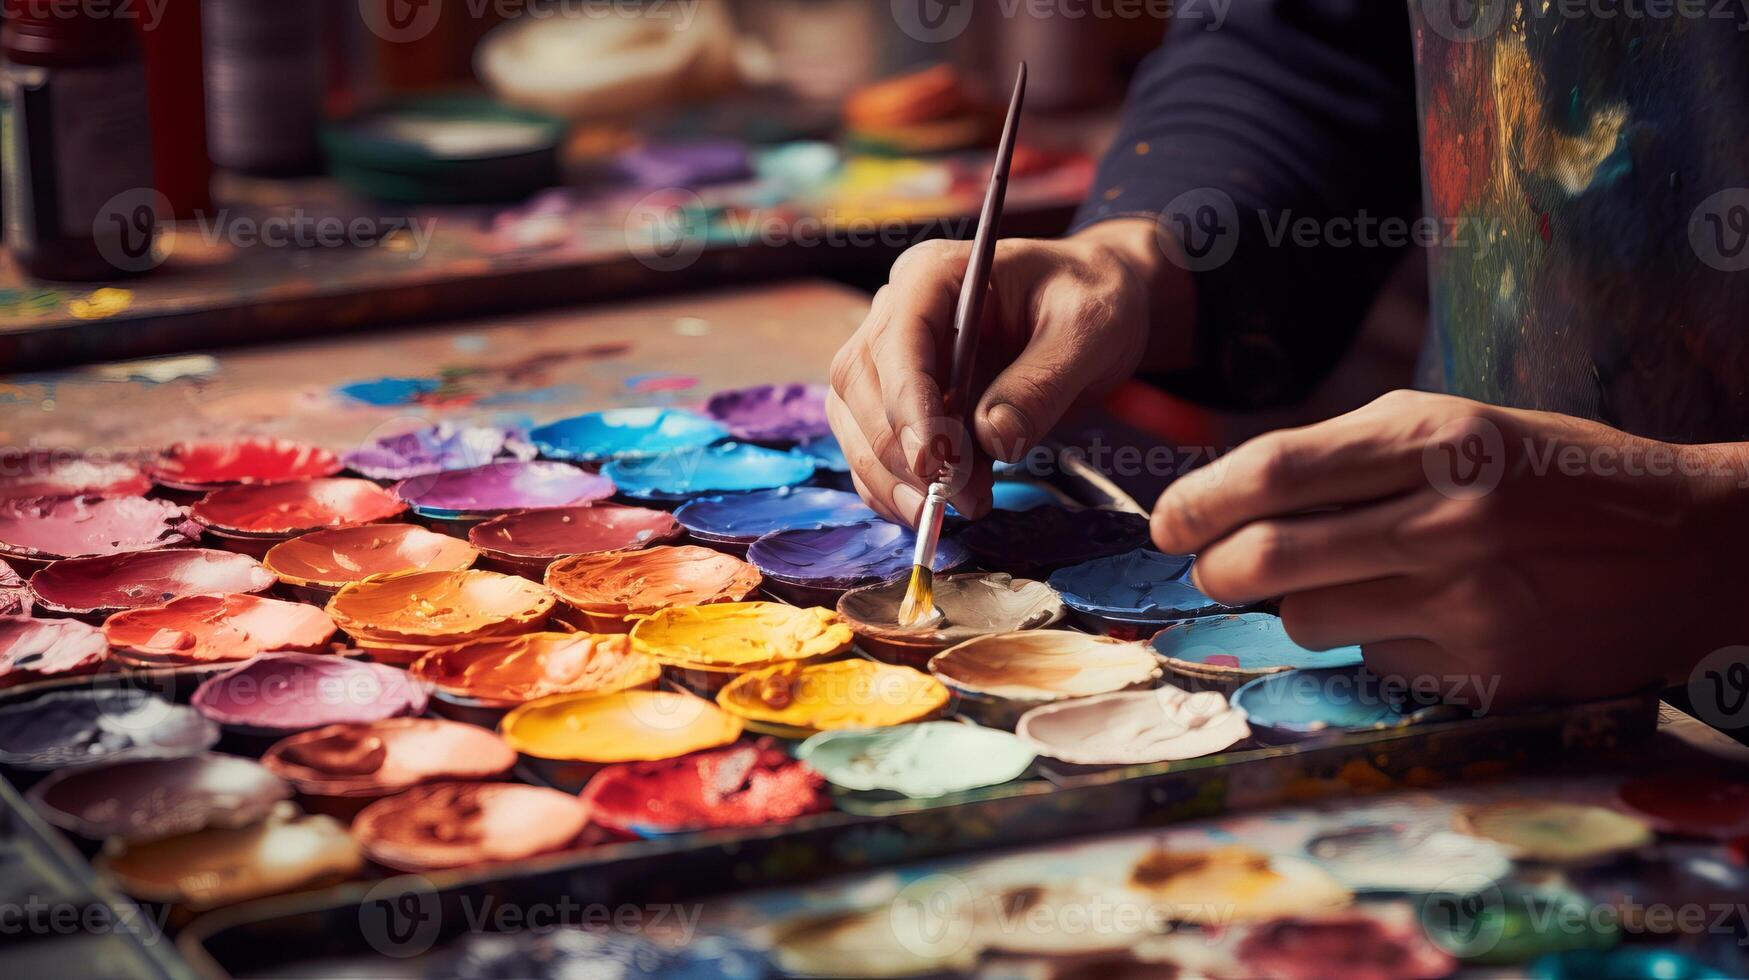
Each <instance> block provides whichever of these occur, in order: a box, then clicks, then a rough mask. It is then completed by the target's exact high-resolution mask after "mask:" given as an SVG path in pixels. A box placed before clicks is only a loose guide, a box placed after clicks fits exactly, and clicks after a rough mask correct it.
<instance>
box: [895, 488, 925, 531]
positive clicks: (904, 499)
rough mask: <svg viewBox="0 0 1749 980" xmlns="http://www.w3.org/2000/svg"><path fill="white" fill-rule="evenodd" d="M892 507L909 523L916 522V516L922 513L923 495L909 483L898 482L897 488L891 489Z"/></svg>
mask: <svg viewBox="0 0 1749 980" xmlns="http://www.w3.org/2000/svg"><path fill="white" fill-rule="evenodd" d="M893 509H894V510H896V511H898V512H899V516H900V517H903V518H905V521H906V522H907V523H909V524H916V523H917V518H918V517H920V516H921V515H922V513H923V495H922V494H920V493H918V492H917V488H916V487H913V486H911V485H910V484H909V483H901V484H899V489H897V490H894V491H893Z"/></svg>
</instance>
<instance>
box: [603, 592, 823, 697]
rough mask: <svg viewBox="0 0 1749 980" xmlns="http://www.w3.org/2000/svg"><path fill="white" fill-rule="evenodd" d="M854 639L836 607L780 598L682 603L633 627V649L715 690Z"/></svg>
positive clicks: (672, 673) (674, 676) (693, 684)
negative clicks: (799, 604)
mask: <svg viewBox="0 0 1749 980" xmlns="http://www.w3.org/2000/svg"><path fill="white" fill-rule="evenodd" d="M854 639H855V634H853V633H852V632H851V631H850V627H849V626H848V625H846V624H845V622H844V621H843V620H842V619H840V618H839V617H838V614H837V613H834V612H832V611H831V610H828V609H819V608H806V609H804V608H799V607H797V606H786V605H784V604H782V603H777V602H723V603H713V604H711V605H707V606H678V607H673V608H669V609H662V610H659V611H657V612H656V613H654V614H652V615H650V616H649V617H648V618H646V619H644V620H642V621H640V622H639V623H638V625H636V626H635V627H633V628H632V649H634V650H636V651H638V652H639V653H642V654H645V655H647V656H650V657H653V658H654V659H655V660H656V661H657V662H658V663H660V664H661V665H662V667H663V672H664V674H665V675H666V676H667V677H668V678H669V679H670V680H672V681H674V682H676V683H678V684H681V685H682V686H684V687H686V688H688V689H690V690H693V691H697V692H699V693H702V694H708V695H711V696H715V695H716V693H717V692H718V691H720V690H722V688H723V686H724V685H726V684H728V683H729V682H730V681H732V680H734V679H735V678H736V677H738V676H740V675H741V674H744V673H747V672H748V671H752V670H759V669H760V668H763V667H771V666H774V665H777V664H783V663H792V662H793V663H807V662H810V661H815V660H824V659H826V658H828V657H834V656H837V655H838V654H840V653H843V652H845V651H846V650H849V649H850V645H851V643H852V641H853V640H854Z"/></svg>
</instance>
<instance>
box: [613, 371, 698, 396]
mask: <svg viewBox="0 0 1749 980" xmlns="http://www.w3.org/2000/svg"><path fill="white" fill-rule="evenodd" d="M625 386H626V387H627V388H628V389H630V390H632V391H640V392H660V391H686V390H688V389H690V388H696V387H697V386H698V379H697V378H695V377H693V376H692V375H689V374H669V373H668V372H666V371H657V372H654V373H651V374H634V375H632V376H631V377H629V378H627V379H626V380H625Z"/></svg>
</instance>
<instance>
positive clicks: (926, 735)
mask: <svg viewBox="0 0 1749 980" xmlns="http://www.w3.org/2000/svg"><path fill="white" fill-rule="evenodd" d="M796 758H798V759H800V760H802V761H803V762H806V763H807V764H808V765H810V766H812V767H813V768H814V769H816V770H818V771H819V772H820V774H821V775H823V776H825V777H826V779H827V781H828V782H830V783H831V784H832V785H833V786H834V787H835V788H837V789H839V790H842V791H845V792H848V793H866V794H882V795H885V796H902V797H906V798H908V799H914V800H927V799H935V798H938V797H943V796H948V795H950V794H955V793H965V792H968V791H970V790H974V789H981V788H983V787H985V786H997V785H1000V784H1002V783H1006V782H1011V781H1013V780H1015V779H1019V778H1020V777H1021V776H1023V775H1025V774H1026V772H1027V771H1028V770H1029V769H1031V768H1032V762H1033V758H1034V753H1033V750H1032V749H1031V748H1030V747H1029V746H1028V745H1027V744H1026V743H1025V742H1022V741H1021V740H1020V739H1018V738H1016V737H1014V736H1013V735H1011V734H1009V733H1008V732H1004V731H1000V730H998V729H995V728H983V727H981V726H978V725H969V724H965V723H962V722H957V721H926V722H920V723H918V724H914V725H896V726H894V727H891V728H884V729H881V730H879V731H866V730H865V731H829V732H821V733H820V734H818V735H815V736H813V737H811V738H809V739H808V740H807V741H805V742H803V743H802V744H801V745H800V746H799V747H797V749H796Z"/></svg>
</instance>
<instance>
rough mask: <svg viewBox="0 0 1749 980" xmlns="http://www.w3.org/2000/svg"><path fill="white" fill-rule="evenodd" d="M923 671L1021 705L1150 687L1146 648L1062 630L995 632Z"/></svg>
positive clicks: (1153, 661) (1154, 669) (1151, 661)
mask: <svg viewBox="0 0 1749 980" xmlns="http://www.w3.org/2000/svg"><path fill="white" fill-rule="evenodd" d="M929 670H930V672H931V673H933V674H935V676H937V677H939V678H940V679H941V680H942V682H943V683H945V684H947V685H948V686H949V687H951V688H953V689H954V690H956V691H962V692H969V693H973V694H978V695H982V696H985V697H992V698H1000V699H1004V700H1010V701H1021V702H1045V701H1057V700H1062V699H1064V698H1084V697H1091V696H1093V695H1095V694H1110V693H1112V692H1114V691H1121V690H1124V689H1126V688H1130V687H1137V686H1143V685H1151V684H1152V683H1153V682H1154V681H1155V680H1158V679H1159V677H1160V673H1161V669H1160V663H1159V660H1158V658H1156V657H1155V656H1154V655H1153V653H1152V652H1150V651H1149V650H1148V648H1147V647H1145V646H1142V645H1141V644H1139V643H1126V642H1123V641H1121V640H1114V639H1111V638H1110V637H1105V636H1089V635H1087V634H1085V633H1072V632H1069V631H1068V630H1029V631H1026V632H1019V633H998V634H996V635H994V636H981V637H978V638H976V639H973V640H967V641H966V642H964V643H961V644H959V645H958V646H954V647H950V648H948V649H946V650H943V651H942V652H941V653H939V654H936V656H935V657H934V659H932V660H930V662H929Z"/></svg>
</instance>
